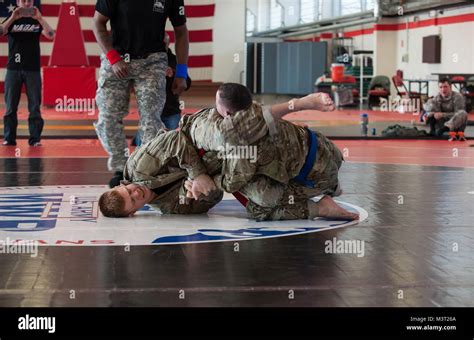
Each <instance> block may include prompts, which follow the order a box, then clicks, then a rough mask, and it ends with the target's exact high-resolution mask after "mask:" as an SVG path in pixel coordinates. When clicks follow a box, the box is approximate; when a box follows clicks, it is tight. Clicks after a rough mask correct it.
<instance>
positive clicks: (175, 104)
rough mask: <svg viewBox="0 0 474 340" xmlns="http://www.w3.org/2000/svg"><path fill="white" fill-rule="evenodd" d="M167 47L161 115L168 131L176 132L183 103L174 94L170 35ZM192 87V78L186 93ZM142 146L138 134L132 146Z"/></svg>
mask: <svg viewBox="0 0 474 340" xmlns="http://www.w3.org/2000/svg"><path fill="white" fill-rule="evenodd" d="M164 42H165V45H166V53H167V55H168V68H167V69H166V102H165V107H164V109H163V113H161V120H162V121H163V123H164V124H165V126H166V128H167V129H168V130H176V129H177V128H178V125H179V120H180V119H181V103H180V101H179V95H177V94H174V93H173V82H174V77H175V74H176V65H177V61H176V56H175V55H174V53H173V52H172V51H171V49H170V47H169V45H170V36H169V35H168V33H166V34H165V40H164ZM190 87H191V77H189V75H188V78H187V79H186V91H187V90H188V89H189V88H190ZM157 114H158V119H159V118H160V112H157ZM141 144H142V141H141V136H140V133H139V132H137V134H136V136H135V138H134V139H133V142H132V145H136V146H140V145H141Z"/></svg>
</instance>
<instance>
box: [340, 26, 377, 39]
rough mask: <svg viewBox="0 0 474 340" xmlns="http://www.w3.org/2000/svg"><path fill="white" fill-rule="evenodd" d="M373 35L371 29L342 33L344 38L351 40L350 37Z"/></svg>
mask: <svg viewBox="0 0 474 340" xmlns="http://www.w3.org/2000/svg"><path fill="white" fill-rule="evenodd" d="M373 33H374V29H373V28H365V29H361V30H356V31H348V32H344V37H346V38H352V37H357V36H360V35H366V34H373Z"/></svg>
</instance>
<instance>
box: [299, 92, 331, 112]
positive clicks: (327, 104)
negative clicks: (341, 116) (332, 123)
mask: <svg viewBox="0 0 474 340" xmlns="http://www.w3.org/2000/svg"><path fill="white" fill-rule="evenodd" d="M298 106H299V108H300V110H318V111H334V110H335V106H334V102H333V101H332V99H331V96H329V94H327V93H323V92H319V93H311V94H309V95H307V96H306V97H303V98H301V99H298Z"/></svg>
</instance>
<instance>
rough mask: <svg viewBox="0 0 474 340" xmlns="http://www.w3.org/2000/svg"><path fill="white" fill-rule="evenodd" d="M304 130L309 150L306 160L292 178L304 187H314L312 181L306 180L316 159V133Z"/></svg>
mask: <svg viewBox="0 0 474 340" xmlns="http://www.w3.org/2000/svg"><path fill="white" fill-rule="evenodd" d="M306 130H307V131H308V136H309V151H308V155H307V156H306V161H305V163H304V165H303V167H302V168H301V170H300V173H299V174H298V176H296V177H295V178H294V180H295V181H297V182H298V183H300V184H302V185H304V186H305V187H308V188H314V186H315V184H314V181H311V180H308V179H307V177H308V174H309V172H310V171H311V169H312V168H313V166H314V162H315V161H316V155H317V154H318V138H317V137H316V133H315V132H314V131H311V130H310V129H306Z"/></svg>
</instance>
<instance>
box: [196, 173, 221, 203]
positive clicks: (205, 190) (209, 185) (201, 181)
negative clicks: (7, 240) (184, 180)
mask: <svg viewBox="0 0 474 340" xmlns="http://www.w3.org/2000/svg"><path fill="white" fill-rule="evenodd" d="M216 189H217V188H216V185H215V184H214V181H213V180H212V178H211V177H209V176H208V175H206V174H202V175H199V176H197V177H196V178H195V179H194V181H193V187H192V190H191V192H192V194H193V197H194V199H196V200H197V199H199V196H200V195H201V194H203V195H204V196H209V193H210V192H211V191H213V190H216Z"/></svg>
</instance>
